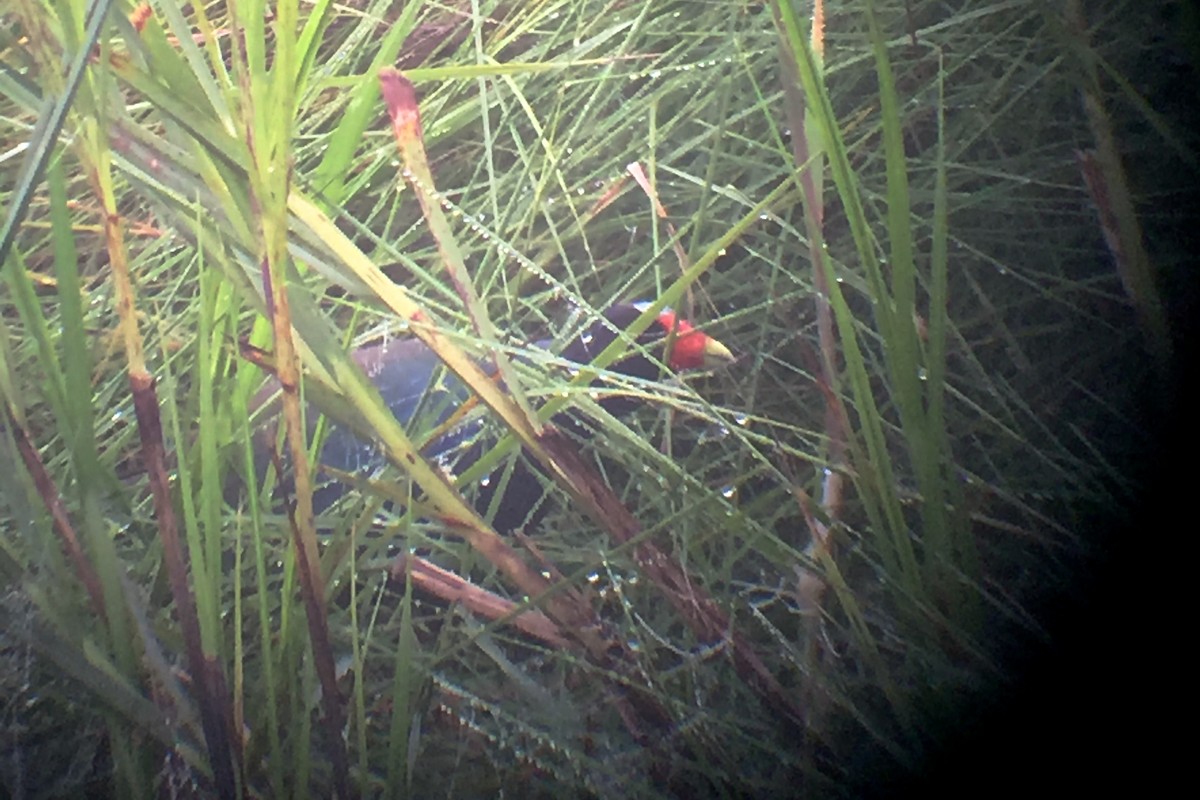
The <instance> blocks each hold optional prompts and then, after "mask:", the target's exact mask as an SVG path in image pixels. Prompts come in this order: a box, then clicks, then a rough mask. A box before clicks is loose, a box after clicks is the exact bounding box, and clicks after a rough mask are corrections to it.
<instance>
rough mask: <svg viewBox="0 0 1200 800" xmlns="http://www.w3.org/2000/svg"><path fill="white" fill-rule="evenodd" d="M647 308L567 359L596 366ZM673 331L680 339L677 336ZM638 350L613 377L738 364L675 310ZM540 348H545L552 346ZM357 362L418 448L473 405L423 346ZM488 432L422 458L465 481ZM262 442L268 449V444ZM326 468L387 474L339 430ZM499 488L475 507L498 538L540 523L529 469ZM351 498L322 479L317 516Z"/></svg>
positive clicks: (388, 346) (399, 345)
mask: <svg viewBox="0 0 1200 800" xmlns="http://www.w3.org/2000/svg"><path fill="white" fill-rule="evenodd" d="M645 307H646V304H644V303H627V304H621V305H615V306H612V307H611V308H609V309H608V310H607V311H605V312H604V314H603V317H604V319H603V320H597V321H596V322H595V323H594V324H592V325H591V326H590V327H588V328H587V329H586V330H584V331H583V333H581V334H580V335H579V336H578V337H577V338H576V339H574V340H573V341H571V342H570V343H569V344H568V345H567V346H566V347H565V348H564V349H563V351H562V357H563V358H564V359H566V360H568V361H573V362H575V363H578V364H586V363H588V362H590V361H591V360H592V359H593V358H594V357H595V356H597V355H599V354H600V353H601V352H602V351H603V350H604V349H605V348H606V347H608V345H609V344H611V343H612V342H613V341H614V340H615V339H616V337H617V330H625V329H627V328H628V327H629V326H630V325H631V324H632V323H633V321H634V320H635V319H637V318H638V316H640V315H641V313H642V311H643V310H644V309H645ZM672 331H673V332H674V336H672V335H671V334H672ZM668 341H670V344H671V350H670V353H668V354H665V356H664V353H663V349H664V347H665V346H666V344H667V342H668ZM637 343H638V345H640V350H641V352H638V351H637V349H635V352H632V353H631V354H630V355H628V356H626V357H625V358H623V359H621V360H620V361H617V362H616V363H614V364H612V365H611V366H610V367H609V371H611V372H616V373H620V374H622V375H626V376H630V377H634V378H640V379H644V380H654V379H656V378H657V377H658V376H659V371H660V366H659V364H660V363H661V364H665V365H666V366H667V367H668V368H669V369H671V370H672V371H681V370H686V369H695V368H699V367H712V366H717V365H720V364H722V363H726V362H728V361H731V360H732V359H733V355H732V354H731V353H730V351H729V349H728V348H726V347H725V346H724V345H722V344H721V343H720V342H718V341H717V340H716V339H713V338H712V337H711V336H708V335H707V334H705V333H702V332H700V331H698V330H695V329H694V328H693V327H692V325H691V324H689V323H688V322H686V321H684V320H682V319H677V317H676V315H675V313H674V312H672V311H670V310H665V311H663V312H662V314H660V315H659V317H658V318H657V319H656V320H655V321H654V322H653V323H651V325H650V326H649V327H648V328H647V329H646V330H645V331H644V332H643V333H642V334H641V335H640V336H639V337H638V338H637ZM536 344H537V346H541V347H545V346H547V345H548V344H549V342H537V343H536ZM649 356H653V358H651V357H649ZM354 357H355V360H356V361H358V363H359V365H360V366H361V367H362V369H363V371H364V372H365V373H366V375H367V377H368V378H370V379H371V381H372V382H373V383H374V384H375V385H376V387H377V388H378V389H379V393H380V394H381V395H382V397H383V399H384V401H385V402H386V403H387V405H388V408H389V409H390V410H391V412H392V413H393V414H394V415H395V417H396V419H397V420H399V421H400V422H401V423H403V424H404V425H405V426H406V428H407V429H408V432H409V434H410V435H411V436H412V437H413V438H414V441H417V442H420V441H422V440H423V439H424V435H425V434H427V433H428V432H430V431H432V430H434V429H435V428H436V427H437V426H438V425H440V424H442V423H443V422H445V421H446V420H447V419H449V417H450V416H451V415H452V414H453V413H454V411H455V410H456V409H457V408H458V407H459V405H460V404H461V403H463V402H465V401H466V399H467V398H468V397H469V394H470V393H469V392H468V390H467V389H466V387H464V386H463V385H462V384H461V383H460V382H459V381H458V379H457V378H456V377H455V376H454V375H453V374H452V373H450V372H449V371H447V370H445V369H444V368H443V367H442V364H441V362H440V361H439V360H438V358H437V356H436V355H435V354H434V353H433V351H432V350H430V349H429V348H428V347H426V346H425V344H424V343H423V342H421V341H420V340H418V339H414V338H405V339H394V340H391V341H387V342H383V343H381V344H374V345H367V346H365V347H361V348H359V349H358V350H356V351H355V353H354ZM602 383H603V380H597V381H596V385H600V384H602ZM273 393H274V389H273V388H269V389H264V390H263V392H262V393H260V396H259V399H258V403H261V402H262V401H264V400H265V399H266V397H267V396H269V395H270V394H273ZM599 402H600V405H601V406H602V407H604V408H605V410H607V411H608V412H609V413H612V414H627V413H629V412H631V411H632V410H633V409H634V408H636V406H637V405H638V402H639V401H637V400H635V399H632V398H629V397H627V396H622V395H609V396H607V397H605V398H603V399H601V400H600V401H599ZM256 405H257V403H256ZM569 414H570V412H567V413H566V414H563V415H560V416H559V417H556V418H555V422H556V423H559V424H563V423H566V422H569V421H570V420H571V417H570V416H569ZM309 418H310V421H311V423H313V424H315V421H316V415H315V414H310V415H309ZM482 425H483V422H482V421H481V420H480V419H479V417H478V416H477V415H476V416H471V417H469V418H468V420H467V421H465V422H464V423H462V424H460V425H457V426H456V427H453V428H451V429H450V430H449V431H447V432H446V433H445V434H443V435H442V436H441V437H440V438H437V439H435V440H434V441H432V442H430V443H429V444H428V445H427V446H426V447H425V449H424V451H423V452H424V454H425V455H426V456H427V457H428V458H430V459H432V460H434V461H435V462H437V463H438V464H440V465H441V466H443V467H444V468H446V469H448V470H450V471H452V472H453V473H455V474H461V473H462V472H463V471H465V470H466V469H467V468H468V467H469V466H470V465H471V464H473V463H474V462H475V461H476V460H477V459H478V458H479V456H480V455H481V454H482V453H483V452H484V451H485V449H486V445H485V444H484V443H482V442H481V441H479V440H480V436H479V433H480V429H481V427H482ZM271 427H272V428H273V427H274V426H271ZM584 430H586V429H584ZM310 434H311V431H310ZM261 441H263V442H264V443H265V442H266V441H267V440H265V439H264V440H261ZM319 463H320V464H322V465H325V466H328V467H332V468H334V469H337V470H341V471H342V472H348V473H355V474H358V475H362V476H363V477H369V476H371V475H372V474H374V473H375V472H376V471H378V470H379V469H380V468H382V467H383V466H384V465H385V463H386V460H385V458H384V457H383V455H382V453H380V452H379V449H378V448H377V447H376V446H374V445H372V444H370V443H369V442H367V441H364V440H363V438H360V437H359V436H357V435H355V433H354V432H353V431H351V430H349V429H348V428H346V427H344V426H340V425H334V426H332V428H331V429H330V431H329V434H328V435H327V437H326V439H325V443H324V445H323V447H322V450H321V455H320V458H319ZM326 477H327V476H326ZM498 483H500V481H496V482H492V481H488V480H486V479H485V480H484V481H483V482H482V483H481V486H480V490H479V492H478V493H477V496H476V506H477V507H478V508H479V510H480V513H481V514H484V515H485V516H486V515H487V514H488V512H489V508H491V507H492V506H494V508H491V511H492V517H491V521H492V524H493V525H494V526H495V528H496V529H497V530H500V531H506V530H512V529H514V528H516V527H518V526H521V525H523V524H530V523H532V522H534V521H535V520H536V519H537V518H538V517H540V513H539V512H538V511H536V510H535V508H534V507H535V506H536V505H537V504H538V503H539V501H540V500H541V497H542V494H543V489H542V485H541V482H540V481H539V480H538V479H537V477H536V476H535V475H533V474H532V472H531V471H530V470H529V469H528V468H527V467H525V466H524V465H523V464H521V463H520V462H518V464H517V465H516V467H515V468H514V472H513V473H512V474H511V475H510V476H509V477H508V480H507V481H506V482H505V485H504V494H503V496H502V497H501V498H500V501H499V502H498V503H493V502H492V499H493V496H494V494H495V491H496V484H498ZM345 491H346V487H345V485H344V484H341V483H338V482H336V481H328V482H324V483H322V482H320V479H319V481H318V489H317V491H316V492H315V493H314V496H313V506H314V510H315V511H317V512H318V513H319V512H320V511H323V510H325V509H327V508H328V507H329V506H330V505H331V504H332V503H333V502H334V501H335V500H337V498H338V497H340V496H341V495H342V494H344V493H345Z"/></svg>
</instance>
